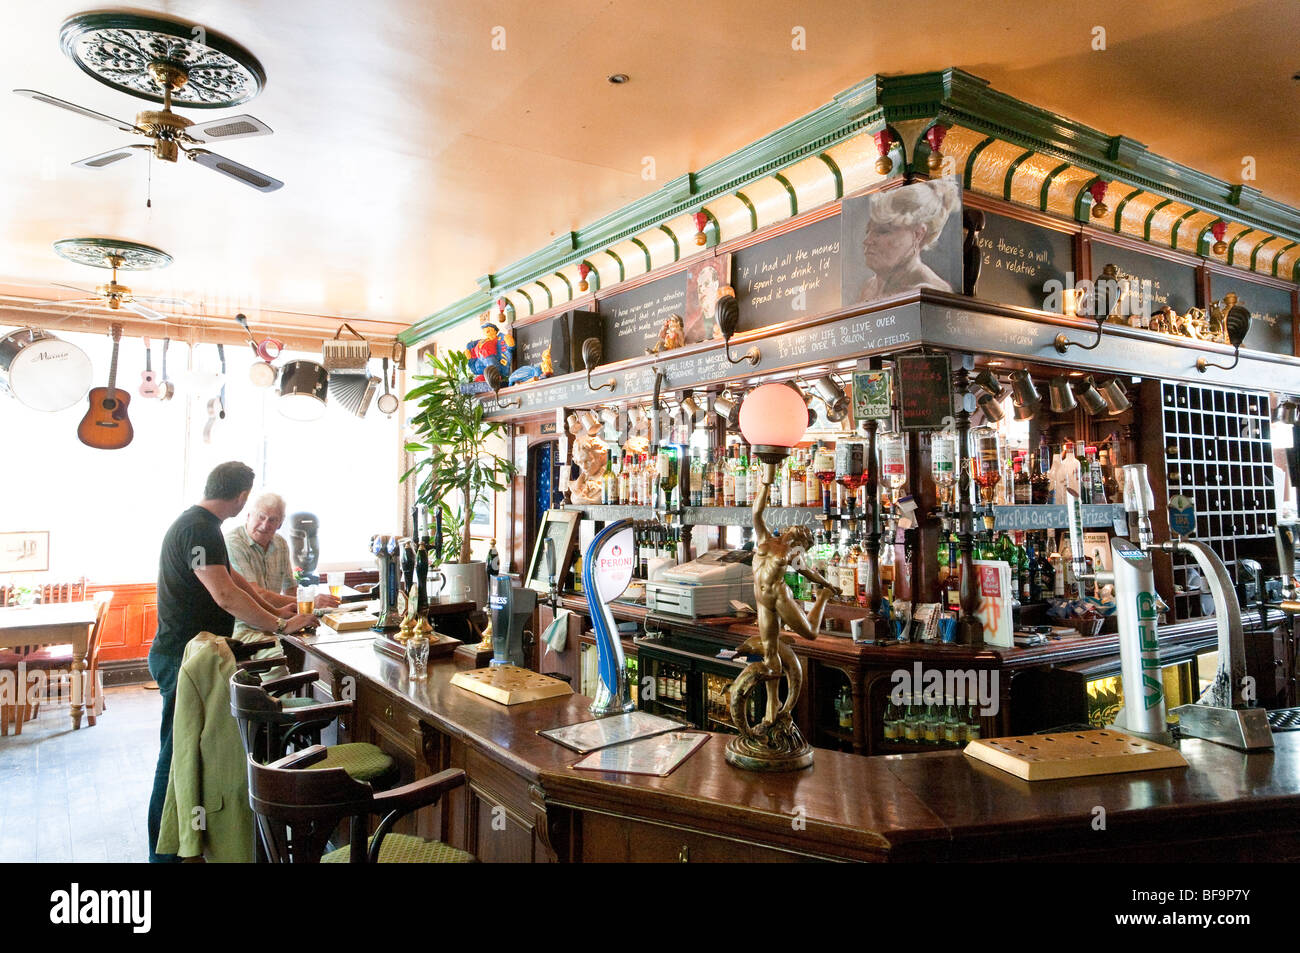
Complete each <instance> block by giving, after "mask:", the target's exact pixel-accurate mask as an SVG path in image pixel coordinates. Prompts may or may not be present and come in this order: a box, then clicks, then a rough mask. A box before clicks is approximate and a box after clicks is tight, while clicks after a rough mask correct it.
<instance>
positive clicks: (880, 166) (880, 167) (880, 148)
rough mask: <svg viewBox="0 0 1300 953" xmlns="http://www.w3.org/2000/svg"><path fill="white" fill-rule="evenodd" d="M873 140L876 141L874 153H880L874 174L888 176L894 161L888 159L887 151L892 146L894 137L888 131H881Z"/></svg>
mask: <svg viewBox="0 0 1300 953" xmlns="http://www.w3.org/2000/svg"><path fill="white" fill-rule="evenodd" d="M873 138H874V139H875V140H876V151H877V152H879V153H880V158H879V159H877V160H876V172H877V174H879V175H889V171H890V170H891V169H892V168H893V167H894V160H893V159H891V158H889V149H890V147H891V146H892V145H893V144H894V135H893V133H891V132H890V131H889V130H888V129H882V130H880V131H879V132H878V133H876V134H875V136H874V137H873Z"/></svg>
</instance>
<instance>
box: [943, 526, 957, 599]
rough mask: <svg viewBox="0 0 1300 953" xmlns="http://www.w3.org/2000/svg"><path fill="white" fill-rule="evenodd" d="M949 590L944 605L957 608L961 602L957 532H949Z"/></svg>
mask: <svg viewBox="0 0 1300 953" xmlns="http://www.w3.org/2000/svg"><path fill="white" fill-rule="evenodd" d="M947 549H948V591H947V594H946V595H945V596H944V605H945V606H947V607H948V608H949V609H955V608H957V607H958V605H959V604H960V602H961V553H960V552H959V551H958V548H957V534H956V533H949V534H948V546H947Z"/></svg>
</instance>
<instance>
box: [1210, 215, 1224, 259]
mask: <svg viewBox="0 0 1300 953" xmlns="http://www.w3.org/2000/svg"><path fill="white" fill-rule="evenodd" d="M1227 231H1228V223H1227V222H1225V221H1222V220H1220V221H1217V222H1215V223H1214V224H1213V225H1211V226H1210V234H1211V235H1213V236H1214V244H1213V245H1211V246H1210V251H1212V252H1214V253H1215V254H1216V255H1223V254H1226V253H1227V251H1228V243H1227V242H1225V241H1224V240H1223V236H1224V235H1225V234H1227Z"/></svg>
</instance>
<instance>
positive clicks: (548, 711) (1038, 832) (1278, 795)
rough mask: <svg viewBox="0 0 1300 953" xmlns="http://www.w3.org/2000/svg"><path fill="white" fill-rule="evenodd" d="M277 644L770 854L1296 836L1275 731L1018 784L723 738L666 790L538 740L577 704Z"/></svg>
mask: <svg viewBox="0 0 1300 953" xmlns="http://www.w3.org/2000/svg"><path fill="white" fill-rule="evenodd" d="M347 634H348V635H353V634H354V633H347ZM289 639H290V640H291V641H296V642H298V643H299V644H300V646H301V647H303V648H306V649H308V650H310V651H311V652H313V653H314V654H316V655H318V656H320V657H322V658H324V659H326V660H328V661H329V662H330V663H331V664H332V665H334V666H337V668H338V669H339V670H341V671H343V672H345V673H348V674H352V675H354V676H356V677H358V678H363V679H367V680H369V681H370V682H371V683H372V684H374V685H375V686H376V687H377V688H378V689H379V690H380V691H381V692H383V693H384V694H386V695H388V696H390V697H391V698H392V699H394V700H395V701H397V702H402V703H405V704H406V705H407V706H409V707H410V709H412V710H413V711H414V713H416V715H417V716H418V718H419V719H421V720H423V721H426V722H428V723H429V724H430V725H431V726H433V727H435V728H437V729H438V730H440V731H443V732H445V733H447V734H449V735H451V736H453V737H456V738H459V739H461V740H462V741H463V742H464V743H465V744H466V745H468V746H469V747H471V748H473V749H475V750H478V751H480V752H482V753H483V754H485V755H487V756H488V757H490V758H491V759H493V760H494V761H496V762H498V763H499V764H501V765H503V766H505V767H506V768H508V769H509V770H510V771H512V772H513V773H515V774H517V775H519V776H521V777H522V778H524V779H526V780H527V781H528V782H529V783H530V784H534V785H537V786H538V788H540V789H541V791H542V792H543V794H544V796H545V799H546V801H547V803H548V804H550V805H555V806H559V807H562V808H572V809H575V810H588V811H595V812H600V813H604V814H614V815H618V816H622V817H630V818H647V819H651V818H660V819H661V818H663V817H664V816H666V815H667V816H672V817H673V818H675V819H676V823H679V824H680V825H682V826H683V827H685V828H688V829H694V830H699V831H704V832H708V833H715V834H718V835H719V836H725V837H731V838H734V839H736V840H743V841H746V842H752V843H758V844H762V845H765V846H767V847H770V848H773V849H776V850H782V851H792V852H796V853H802V854H810V855H813V856H822V857H844V858H853V859H867V860H870V859H878V860H883V859H890V860H920V859H962V858H971V859H993V858H1010V857H1014V856H1018V855H1024V856H1044V855H1051V854H1059V855H1060V856H1061V857H1062V858H1069V857H1076V856H1089V855H1093V856H1097V857H1099V858H1100V857H1102V856H1104V855H1105V853H1106V852H1107V851H1113V850H1117V849H1119V848H1120V847H1121V846H1123V847H1124V848H1125V849H1128V850H1132V849H1134V848H1136V849H1139V850H1146V849H1149V850H1150V852H1151V855H1152V859H1160V858H1161V856H1162V854H1161V852H1162V851H1163V850H1164V849H1165V848H1164V844H1165V843H1166V841H1167V840H1168V839H1169V838H1171V837H1172V838H1181V839H1182V840H1188V839H1189V837H1192V836H1193V834H1194V833H1195V832H1198V831H1200V832H1203V833H1199V834H1196V835H1195V836H1196V837H1197V838H1206V839H1209V838H1213V837H1215V836H1217V835H1218V834H1219V833H1222V832H1228V833H1236V832H1237V831H1238V830H1239V829H1240V827H1241V826H1242V825H1243V824H1245V825H1247V826H1251V825H1253V826H1259V825H1260V824H1265V825H1267V827H1266V829H1267V828H1272V829H1274V830H1276V831H1277V832H1278V833H1279V835H1280V834H1281V833H1282V832H1284V831H1292V832H1296V831H1300V733H1294V732H1292V733H1285V732H1284V733H1278V734H1277V735H1275V742H1276V746H1277V747H1276V749H1275V750H1274V751H1271V752H1258V753H1254V754H1249V755H1248V754H1244V753H1242V752H1239V751H1235V750H1233V749H1231V748H1227V747H1224V746H1221V745H1216V744H1212V743H1209V742H1204V741H1199V740H1196V739H1187V740H1184V741H1183V742H1182V743H1181V750H1182V752H1183V755H1184V756H1185V757H1186V759H1187V761H1188V764H1189V767H1188V768H1185V769H1184V768H1175V769H1165V770H1159V771H1144V772H1133V773H1128V774H1116V775H1107V776H1101V777H1091V778H1081V779H1074V780H1062V781H1039V782H1034V783H1033V784H1030V783H1028V782H1024V781H1020V780H1019V779H1017V778H1015V777H1013V776H1011V775H1009V774H1005V773H1003V772H1001V771H998V770H997V769H995V768H992V767H989V766H987V765H984V764H982V763H978V762H974V761H972V760H971V759H968V758H966V757H965V756H964V755H962V754H961V753H960V752H954V751H947V752H933V753H927V754H919V755H889V756H881V757H872V758H868V757H862V756H859V755H853V754H846V753H842V752H837V751H829V750H822V749H819V750H818V751H817V755H816V761H815V762H814V764H813V766H812V767H811V768H810V769H807V770H804V771H797V772H788V773H780V774H762V773H755V772H749V771H742V770H740V769H738V768H735V767H732V766H731V765H730V764H728V763H726V761H725V760H724V757H723V753H724V750H725V747H726V743H727V740H728V737H729V736H727V735H721V734H714V735H711V736H710V738H709V741H708V743H707V744H705V745H704V746H703V747H702V748H701V749H699V750H698V751H697V752H696V753H695V754H694V755H692V756H691V757H690V758H689V759H687V761H686V762H685V763H683V764H682V765H681V766H680V767H679V768H678V769H677V770H676V771H674V772H673V773H672V774H671V775H669V776H668V777H666V778H657V777H646V776H637V775H623V774H613V773H606V772H591V771H576V770H574V769H573V768H572V765H573V764H574V763H575V762H576V761H578V760H580V756H579V755H577V754H576V753H574V752H572V751H570V750H568V749H567V748H564V747H562V746H560V745H558V744H555V743H553V742H551V741H549V740H547V739H545V738H542V737H541V736H539V735H538V734H537V732H538V731H539V730H541V729H545V728H554V727H557V726H561V725H568V724H573V723H575V722H580V721H589V720H591V719H592V715H591V713H590V712H589V711H588V710H587V706H588V705H589V704H590V699H588V698H586V697H584V696H581V695H577V694H574V695H569V696H564V697H561V698H552V699H546V700H543V701H538V702H530V703H525V704H522V705H515V706H510V707H506V706H504V705H499V704H496V703H495V702H492V701H489V700H487V699H485V698H482V697H479V696H477V695H474V694H472V693H470V692H467V691H464V690H462V689H460V688H457V687H456V686H454V685H452V684H451V677H452V675H454V674H455V673H456V672H457V671H459V670H461V669H463V668H468V667H470V666H469V665H468V663H466V662H465V661H464V660H462V659H456V658H448V659H442V660H438V661H436V662H431V663H430V664H429V674H428V678H427V680H425V681H423V682H413V681H410V680H409V679H408V678H407V673H406V668H405V666H404V665H403V664H401V663H399V662H397V661H396V660H394V659H391V658H388V657H386V656H383V655H381V654H380V653H378V652H376V651H375V650H374V648H373V647H372V646H371V644H370V642H369V640H366V639H352V640H348V641H334V640H333V639H331V637H330V635H329V633H328V632H327V631H326V630H322V631H321V632H320V633H318V634H317V635H314V636H308V637H303V638H299V637H296V636H290V637H289ZM1247 814H1248V815H1250V819H1249V820H1247V819H1246V817H1245V816H1246V815H1247ZM1099 817H1100V818H1101V820H1100V821H1099ZM1099 825H1100V826H1099ZM1164 856H1165V859H1168V856H1167V853H1166V854H1165V855H1164ZM1207 859H1208V858H1207Z"/></svg>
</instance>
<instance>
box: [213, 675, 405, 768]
mask: <svg viewBox="0 0 1300 953" xmlns="http://www.w3.org/2000/svg"><path fill="white" fill-rule="evenodd" d="M268 661H269V660H268ZM318 677H319V675H318V673H316V672H314V671H313V672H299V673H298V674H296V675H288V676H285V677H284V678H277V679H272V680H271V681H267V682H263V681H261V680H259V679H258V677H257V676H256V674H254V673H253V672H250V671H238V672H236V673H235V674H234V675H232V676H231V677H230V713H231V714H232V715H234V716H235V720H236V721H238V722H239V734H240V737H241V738H242V739H243V742H244V753H245V754H246V755H247V756H248V757H250V758H252V759H253V760H254V761H256V762H257V763H258V764H266V763H268V762H271V761H275V760H277V759H279V758H283V757H285V755H287V754H288V753H289V751H290V749H296V750H303V749H304V748H307V747H320V733H321V731H323V730H324V729H325V728H327V727H328V726H329V725H330V723H331V722H333V721H334V720H335V719H336V718H338V717H339V716H340V715H342V714H343V713H345V712H350V711H351V710H352V702H350V701H337V702H325V703H319V702H317V701H315V699H313V698H310V697H299V696H295V695H294V694H293V693H294V692H295V691H297V690H299V689H305V688H307V687H308V686H310V685H311V684H312V683H313V682H315V681H316V679H317V678H318ZM321 750H322V751H324V752H325V756H324V758H323V761H322V763H321V765H320V766H321V767H322V768H324V769H330V768H342V769H344V770H345V771H346V772H347V773H348V775H349V776H350V777H352V778H353V779H355V780H357V781H365V782H369V783H371V784H374V785H375V786H376V787H380V788H385V787H388V786H390V785H391V784H392V783H393V782H394V781H395V780H396V778H397V766H396V764H395V763H394V761H393V759H392V757H391V756H390V755H387V754H385V753H384V751H383V750H382V749H381V748H379V747H378V746H377V745H372V744H369V743H367V742H353V743H351V744H341V745H331V746H330V747H328V748H322V749H321Z"/></svg>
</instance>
